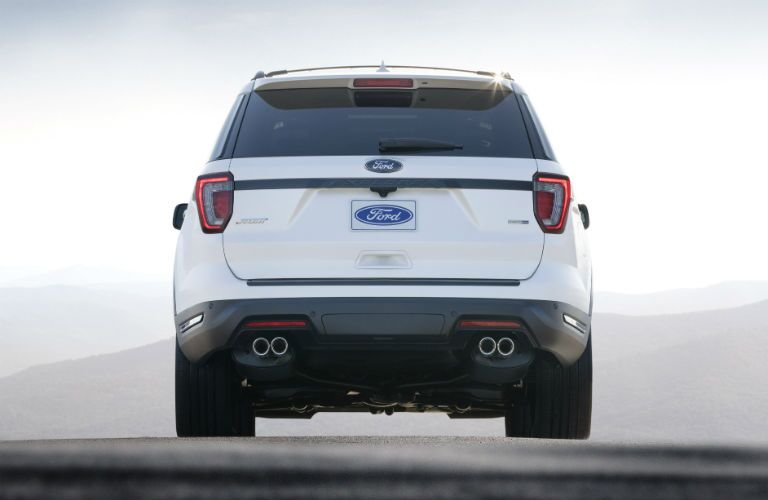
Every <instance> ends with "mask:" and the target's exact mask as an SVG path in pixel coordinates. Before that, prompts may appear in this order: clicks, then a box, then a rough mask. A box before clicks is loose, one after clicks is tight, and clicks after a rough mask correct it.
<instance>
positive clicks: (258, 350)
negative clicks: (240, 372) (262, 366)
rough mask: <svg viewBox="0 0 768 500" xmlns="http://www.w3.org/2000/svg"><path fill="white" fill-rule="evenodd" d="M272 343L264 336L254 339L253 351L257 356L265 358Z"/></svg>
mask: <svg viewBox="0 0 768 500" xmlns="http://www.w3.org/2000/svg"><path fill="white" fill-rule="evenodd" d="M269 350H270V344H269V340H267V339H265V338H264V337H259V338H257V339H256V340H254V341H253V352H254V354H256V356H258V357H260V358H263V357H266V356H267V355H268V354H269Z"/></svg>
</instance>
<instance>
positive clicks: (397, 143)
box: [379, 139, 464, 153]
mask: <svg viewBox="0 0 768 500" xmlns="http://www.w3.org/2000/svg"><path fill="white" fill-rule="evenodd" d="M454 149H464V146H462V145H461V144H454V143H452V142H445V141H435V140H433V139H381V140H379V152H381V153H384V152H387V151H390V152H391V151H401V152H404V151H453V150H454Z"/></svg>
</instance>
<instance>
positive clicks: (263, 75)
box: [252, 62, 513, 81]
mask: <svg viewBox="0 0 768 500" xmlns="http://www.w3.org/2000/svg"><path fill="white" fill-rule="evenodd" d="M371 68H377V71H378V72H382V73H384V72H387V70H388V68H393V69H426V70H430V71H453V72H457V73H470V74H474V75H479V76H486V77H490V78H496V77H497V76H498V77H500V78H503V79H505V80H510V81H512V80H513V79H512V77H511V76H510V75H509V73H506V72H503V73H498V72H494V71H479V70H469V69H459V68H441V67H436V66H402V65H394V66H390V65H387V66H385V65H384V63H383V62H382V64H381V65H379V66H374V65H358V66H325V67H317V68H300V69H281V70H277V71H270V72H269V73H264V72H263V71H259V72H258V73H256V75H255V76H254V77H253V78H252V79H253V80H258V79H261V78H270V77H273V76H282V75H287V74H290V73H302V72H307V71H325V70H335V69H371Z"/></svg>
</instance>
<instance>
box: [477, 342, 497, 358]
mask: <svg viewBox="0 0 768 500" xmlns="http://www.w3.org/2000/svg"><path fill="white" fill-rule="evenodd" d="M477 349H478V350H479V351H480V354H482V355H483V356H485V357H486V358H489V357H491V356H493V353H495V352H496V341H495V340H493V339H492V338H491V337H483V338H481V339H480V342H478V343H477Z"/></svg>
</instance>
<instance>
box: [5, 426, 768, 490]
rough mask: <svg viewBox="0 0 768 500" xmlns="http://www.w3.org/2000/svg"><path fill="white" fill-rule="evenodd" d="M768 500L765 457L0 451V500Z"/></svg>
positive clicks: (610, 450)
mask: <svg viewBox="0 0 768 500" xmlns="http://www.w3.org/2000/svg"><path fill="white" fill-rule="evenodd" d="M85 497H88V498H113V499H120V498H145V499H155V498H156V499H174V498H211V499H213V498H216V499H230V498H232V499H235V498H272V499H283V498H297V499H298V498H302V499H303V498H323V499H325V498H328V499H331V498H333V499H335V498H372V499H393V498H413V499H422V500H423V499H428V500H436V499H444V498H445V499H453V498H526V499H543V498H547V499H560V498H563V499H566V498H567V499H590V500H593V499H597V498H622V499H646V498H653V499H656V498H664V499H673V498H674V499H677V498H692V499H697V500H705V499H711V498H718V499H752V498H760V499H765V498H768V450H766V449H761V448H704V447H695V448H694V447H692V448H682V447H671V446H670V447H665V446H640V445H631V444H626V445H604V444H603V445H598V444H590V443H581V442H546V441H533V440H515V439H503V438H417V437H396V438H395V437H393V438H367V437H354V438H252V439H243V438H238V439H200V440H183V439H115V440H84V441H30V442H6V443H0V498H19V499H25V498H56V499H69V498H85Z"/></svg>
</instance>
